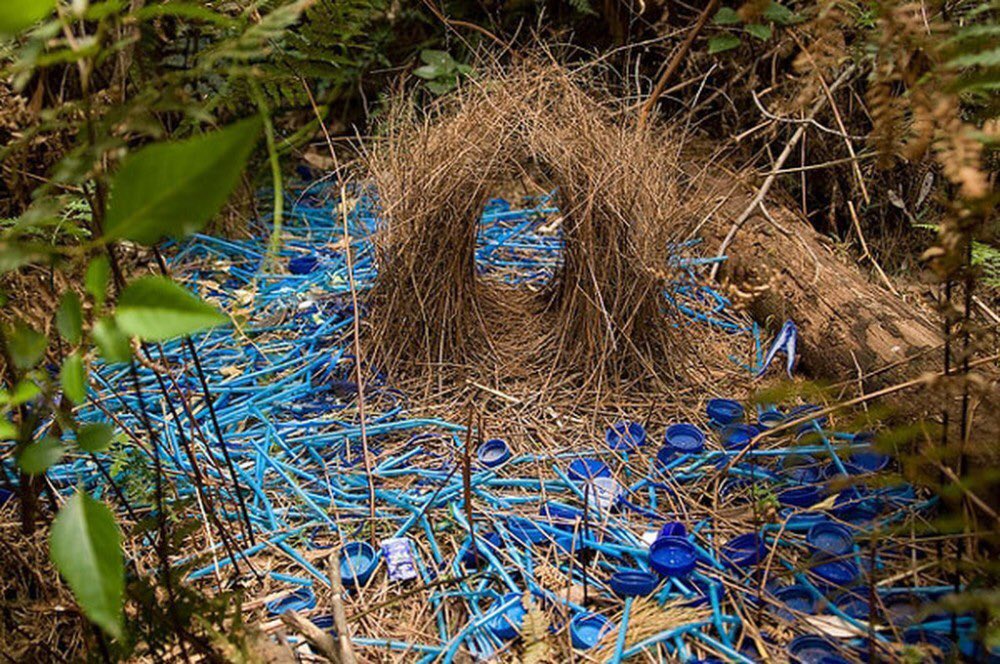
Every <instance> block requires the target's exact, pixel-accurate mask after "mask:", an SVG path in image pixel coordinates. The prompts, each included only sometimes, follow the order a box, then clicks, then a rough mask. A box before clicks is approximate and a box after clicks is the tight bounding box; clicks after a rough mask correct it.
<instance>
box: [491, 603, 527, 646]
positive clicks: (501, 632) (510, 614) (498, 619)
mask: <svg viewBox="0 0 1000 664" xmlns="http://www.w3.org/2000/svg"><path fill="white" fill-rule="evenodd" d="M512 599H517V600H518V601H517V602H515V603H514V604H512V605H511V606H510V607H508V608H507V610H505V611H504V612H503V613H501V614H499V615H496V616H493V617H492V618H491V619H490V621H489V622H487V623H486V628H487V629H489V630H490V631H491V632H493V634H494V635H495V636H496V637H497V638H498V639H501V640H504V641H508V640H510V639H513V638H515V637H516V636H517V635H518V634H519V633H520V632H521V626H522V625H523V624H524V614H525V610H524V605H523V604H521V594H520V593H507V594H506V595H504V596H503V597H502V598H500V599H498V600H495V603H496V604H497V605H499V604H506V603H507V602H509V601H510V600H512Z"/></svg>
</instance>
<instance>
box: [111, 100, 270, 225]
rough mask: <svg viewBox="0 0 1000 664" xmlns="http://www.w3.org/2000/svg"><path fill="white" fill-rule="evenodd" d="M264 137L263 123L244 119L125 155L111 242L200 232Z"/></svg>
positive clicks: (115, 184)
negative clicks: (262, 131) (190, 136)
mask: <svg viewBox="0 0 1000 664" xmlns="http://www.w3.org/2000/svg"><path fill="white" fill-rule="evenodd" d="M259 135H260V121H259V120H257V119H252V120H244V121H242V122H238V123H236V124H234V125H232V126H230V127H227V128H225V129H222V130H219V131H215V132H210V133H207V134H203V135H201V136H197V137H194V138H189V139H186V140H183V141H177V142H173V143H157V144H154V145H151V146H149V147H146V148H143V149H141V150H139V151H137V152H134V153H132V154H131V155H129V156H128V157H126V158H125V160H123V162H122V165H121V168H120V169H119V170H118V172H117V173H116V174H115V177H114V178H113V179H112V182H111V202H110V204H109V205H108V212H107V219H106V222H105V227H104V230H105V233H106V234H107V236H108V238H110V239H117V238H128V239H130V240H135V241H136V242H142V243H144V244H152V243H154V242H156V241H157V240H159V239H160V238H161V237H163V236H167V235H169V236H171V237H183V236H184V235H188V234H190V233H194V232H196V231H198V230H201V228H202V227H203V226H204V225H205V222H207V221H208V220H209V219H211V218H212V217H214V216H215V215H216V214H217V213H218V211H219V210H220V209H221V208H222V206H223V205H224V204H225V202H226V199H228V198H229V194H230V193H231V192H232V190H233V188H234V187H235V186H236V182H237V180H238V179H239V176H240V173H242V172H243V168H244V166H245V165H246V161H247V158H248V157H249V156H250V152H251V150H253V148H254V145H255V144H256V142H257V137H258V136H259ZM209 180H211V182H212V185H211V186H206V182H208V181H209Z"/></svg>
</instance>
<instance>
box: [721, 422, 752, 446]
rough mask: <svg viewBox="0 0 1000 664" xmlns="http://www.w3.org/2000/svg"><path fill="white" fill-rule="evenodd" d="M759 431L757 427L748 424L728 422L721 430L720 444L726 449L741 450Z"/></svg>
mask: <svg viewBox="0 0 1000 664" xmlns="http://www.w3.org/2000/svg"><path fill="white" fill-rule="evenodd" d="M759 433H760V431H759V430H758V429H757V427H755V426H752V425H750V424H730V425H729V426H727V427H726V428H725V429H723V430H722V446H723V447H725V448H726V449H727V450H742V449H743V448H744V447H746V446H747V445H749V444H750V441H751V440H753V439H754V437H755V436H756V435H757V434H759Z"/></svg>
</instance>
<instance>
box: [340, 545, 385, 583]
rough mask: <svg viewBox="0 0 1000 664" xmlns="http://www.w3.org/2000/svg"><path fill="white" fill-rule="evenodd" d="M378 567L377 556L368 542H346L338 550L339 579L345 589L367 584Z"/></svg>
mask: <svg viewBox="0 0 1000 664" xmlns="http://www.w3.org/2000/svg"><path fill="white" fill-rule="evenodd" d="M377 567H378V556H377V555H376V552H375V549H374V547H372V545H371V544H369V543H368V542H348V543H347V544H345V545H344V547H343V548H342V549H341V550H340V578H341V580H342V581H343V582H344V586H345V587H347V588H355V587H358V586H363V585H365V584H366V583H368V579H370V578H371V576H372V574H373V573H374V572H375V568H377Z"/></svg>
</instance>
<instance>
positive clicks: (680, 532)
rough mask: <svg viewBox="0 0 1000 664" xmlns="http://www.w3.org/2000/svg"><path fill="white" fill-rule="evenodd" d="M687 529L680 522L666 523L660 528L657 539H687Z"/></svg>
mask: <svg viewBox="0 0 1000 664" xmlns="http://www.w3.org/2000/svg"><path fill="white" fill-rule="evenodd" d="M687 534H688V533H687V528H685V527H684V524H683V523H681V522H680V521H668V522H667V523H665V524H663V527H662V528H660V533H659V535H657V537H687Z"/></svg>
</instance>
